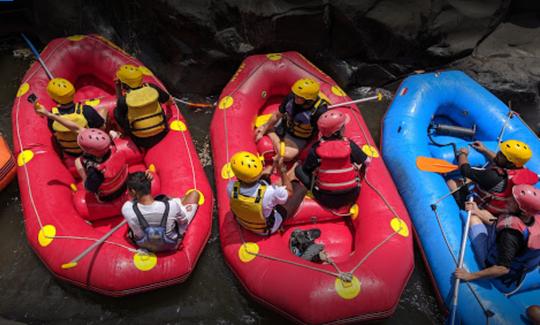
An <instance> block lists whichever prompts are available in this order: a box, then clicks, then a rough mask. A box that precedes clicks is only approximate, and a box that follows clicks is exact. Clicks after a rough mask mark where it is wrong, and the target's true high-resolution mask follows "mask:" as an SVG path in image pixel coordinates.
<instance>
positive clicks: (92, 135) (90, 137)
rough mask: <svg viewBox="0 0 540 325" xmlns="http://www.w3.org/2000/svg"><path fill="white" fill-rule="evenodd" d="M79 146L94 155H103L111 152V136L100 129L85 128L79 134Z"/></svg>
mask: <svg viewBox="0 0 540 325" xmlns="http://www.w3.org/2000/svg"><path fill="white" fill-rule="evenodd" d="M77 143H78V144H79V147H81V149H82V150H83V151H84V152H85V153H88V154H90V155H92V156H96V157H103V156H105V155H106V154H107V152H109V147H110V146H111V138H110V137H109V135H108V134H107V133H106V132H105V131H102V130H100V129H84V130H83V131H81V132H79V135H78V136H77Z"/></svg>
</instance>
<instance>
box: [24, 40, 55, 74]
mask: <svg viewBox="0 0 540 325" xmlns="http://www.w3.org/2000/svg"><path fill="white" fill-rule="evenodd" d="M21 36H22V38H23V39H24V41H25V42H26V44H28V47H29V48H30V50H31V51H32V53H34V56H35V57H36V59H37V60H38V61H39V64H41V66H42V67H43V70H45V73H46V74H47V77H49V79H53V78H54V77H53V75H52V73H51V71H50V70H49V69H48V68H47V66H46V65H45V62H43V60H42V59H41V56H40V55H39V52H38V51H37V50H36V48H35V47H34V45H33V44H32V42H30V40H29V39H28V37H26V35H24V34H23V33H21Z"/></svg>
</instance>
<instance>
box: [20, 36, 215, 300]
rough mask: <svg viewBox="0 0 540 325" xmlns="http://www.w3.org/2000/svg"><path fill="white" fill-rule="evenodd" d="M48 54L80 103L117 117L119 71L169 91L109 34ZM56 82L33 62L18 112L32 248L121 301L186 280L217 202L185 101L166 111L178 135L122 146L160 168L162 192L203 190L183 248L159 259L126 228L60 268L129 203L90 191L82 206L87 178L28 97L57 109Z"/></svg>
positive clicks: (137, 163) (62, 43)
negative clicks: (102, 199) (135, 72)
mask: <svg viewBox="0 0 540 325" xmlns="http://www.w3.org/2000/svg"><path fill="white" fill-rule="evenodd" d="M42 58H43V60H44V61H45V63H46V65H47V66H48V68H49V70H50V71H51V72H52V74H53V75H54V76H55V77H63V78H66V79H68V80H70V81H71V82H72V83H73V84H74V85H75V88H76V89H77V93H76V94H75V101H77V102H84V103H86V104H88V105H91V106H94V107H95V108H97V109H98V110H101V109H107V110H108V112H107V113H108V114H107V115H108V118H109V119H110V120H112V119H113V114H112V111H113V109H114V106H115V102H116V98H115V95H114V83H113V79H114V78H115V72H116V70H117V69H118V67H119V66H120V65H122V64H132V65H135V66H138V67H140V69H141V71H142V72H143V73H144V81H145V82H151V83H154V84H157V85H159V86H160V87H162V88H163V89H165V88H164V86H163V84H161V82H160V81H159V80H158V79H157V78H156V77H154V75H153V74H152V72H151V71H150V70H148V69H147V68H146V67H144V66H143V65H142V63H141V62H140V61H138V60H136V59H135V58H133V57H131V56H129V55H128V54H126V53H125V52H124V51H122V50H121V49H120V48H118V47H117V46H116V45H114V44H112V43H111V42H110V41H108V40H106V39H105V38H103V37H100V36H95V35H88V36H82V35H77V36H71V37H67V38H62V39H56V40H53V41H52V42H50V43H49V44H48V45H47V47H46V48H45V49H44V50H43V52H42ZM48 81H49V79H48V78H47V75H46V73H45V71H44V70H43V68H42V67H41V66H40V65H39V63H37V62H36V63H34V64H33V65H32V66H31V67H30V69H29V70H28V72H27V73H26V75H25V76H24V78H23V81H22V84H21V86H20V88H19V91H18V92H17V98H16V99H15V103H14V106H13V134H14V135H13V139H14V142H15V154H16V155H17V163H18V166H19V167H18V179H19V187H20V191H21V200H22V207H23V211H24V218H25V226H26V234H27V237H28V241H29V243H30V246H31V247H32V248H33V249H34V251H35V252H36V254H37V255H38V256H39V257H40V258H41V260H42V261H43V263H44V264H45V266H47V268H48V269H49V270H50V271H51V272H52V273H53V274H54V275H55V276H57V277H58V278H60V279H62V280H66V281H69V282H71V283H73V284H75V285H78V286H81V287H84V288H86V289H89V290H93V291H97V292H99V293H102V294H106V295H111V296H122V295H127V294H132V293H136V292H141V291H146V290H150V289H154V288H158V287H163V286H167V285H171V284H174V283H179V282H182V281H184V280H185V279H186V278H187V277H188V276H189V275H190V273H191V272H192V271H193V269H194V267H195V264H196V263H197V260H198V258H199V256H200V254H201V252H202V250H203V248H204V246H205V244H206V241H207V239H208V237H209V235H210V230H211V216H212V203H213V199H212V191H211V189H210V186H209V184H208V181H207V179H206V176H205V173H204V170H203V168H202V166H201V164H200V162H199V160H198V157H197V152H196V150H195V147H194V146H193V143H192V141H191V136H190V134H189V132H188V130H187V127H186V121H185V120H184V119H183V117H182V115H181V114H180V111H179V109H178V107H177V106H176V105H170V106H166V105H163V108H164V109H165V111H166V113H167V116H168V123H169V126H170V130H169V133H168V134H167V136H166V137H165V138H164V139H163V140H162V141H161V142H159V143H158V144H157V145H155V146H154V147H152V148H151V149H150V150H148V151H146V152H144V153H141V152H139V151H138V150H137V149H136V148H134V145H133V144H132V143H130V142H129V141H127V140H123V141H120V142H121V143H123V145H122V147H123V149H122V150H127V152H130V153H131V156H130V159H129V160H130V170H132V171H133V170H145V169H147V168H148V167H149V166H151V165H154V166H155V170H156V171H155V173H154V175H155V179H156V180H158V182H155V184H154V185H156V187H157V188H153V192H154V193H164V194H166V195H169V196H171V197H178V196H183V195H184V194H185V193H186V192H188V191H191V190H197V191H199V194H201V200H200V201H199V205H200V206H199V210H198V211H197V215H196V216H195V218H194V219H193V222H192V223H191V225H190V226H189V228H188V231H187V233H186V234H185V237H184V240H183V242H182V244H181V246H180V247H179V249H178V251H176V252H173V253H168V254H157V256H156V255H154V254H152V253H149V254H146V253H144V252H139V251H137V250H136V247H135V246H134V245H133V244H132V243H131V242H130V241H129V240H128V239H127V237H126V234H127V230H128V228H127V225H126V226H123V227H122V228H120V229H119V230H118V231H116V232H115V233H114V234H113V235H112V236H111V237H109V238H108V239H107V240H106V241H105V243H104V244H103V245H101V246H100V247H98V248H97V249H95V250H94V251H92V252H91V253H90V254H88V255H87V256H86V257H84V258H83V259H82V260H81V261H80V262H79V263H78V265H77V266H76V267H74V268H71V269H63V268H62V267H61V266H62V265H63V264H64V263H67V262H69V261H71V260H72V259H73V258H74V257H75V256H77V255H79V253H81V252H82V251H84V249H85V248H87V247H88V246H90V245H91V244H93V243H95V242H96V240H98V239H99V238H101V237H102V236H103V234H105V233H107V232H108V231H109V230H111V229H112V228H113V227H114V226H116V225H117V224H119V223H120V222H121V221H122V220H123V217H122V216H121V215H120V207H121V205H122V203H123V202H124V201H123V200H117V201H113V202H112V203H107V204H99V203H97V202H89V201H88V200H89V198H90V196H88V195H86V199H87V202H86V204H87V208H88V211H82V209H81V208H80V207H78V206H77V207H76V205H77V204H80V203H81V199H84V196H85V195H84V194H81V193H84V192H83V191H82V188H83V187H82V186H81V184H80V180H78V179H77V178H76V176H75V175H74V174H73V171H72V170H71V171H70V168H68V167H67V166H66V164H65V163H66V162H64V161H63V160H62V159H61V157H60V155H59V154H58V152H57V151H55V147H54V146H53V141H52V140H53V138H52V135H51V132H50V131H49V130H48V128H47V123H46V120H45V119H42V118H40V117H39V116H38V115H37V114H36V113H35V112H34V109H33V107H32V104H30V103H29V102H28V100H27V99H28V96H29V95H30V94H35V95H37V97H38V98H39V101H40V102H41V103H42V104H44V105H45V107H47V108H49V109H50V108H51V107H53V106H54V104H53V102H52V100H51V99H50V98H49V96H48V95H47V92H46V86H47V83H48ZM68 163H69V162H68ZM81 196H82V197H81ZM92 197H93V196H92ZM74 203H75V204H74ZM82 203H84V202H82ZM81 211H82V212H81ZM111 211H112V213H111ZM111 216H112V217H111ZM83 217H84V218H83Z"/></svg>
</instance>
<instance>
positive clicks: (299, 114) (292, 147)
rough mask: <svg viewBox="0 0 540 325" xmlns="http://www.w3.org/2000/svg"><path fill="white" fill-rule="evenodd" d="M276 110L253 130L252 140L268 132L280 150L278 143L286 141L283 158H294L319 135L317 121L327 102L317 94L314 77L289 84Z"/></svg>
mask: <svg viewBox="0 0 540 325" xmlns="http://www.w3.org/2000/svg"><path fill="white" fill-rule="evenodd" d="M291 90H292V92H291V93H290V94H289V95H287V96H286V97H285V98H284V99H283V102H282V103H281V105H280V106H279V110H278V111H277V112H274V113H273V114H272V116H271V117H270V119H269V120H268V122H267V123H265V124H263V125H261V126H259V127H258V128H257V129H256V130H255V141H256V142H257V141H259V140H260V139H261V138H262V137H263V136H264V135H265V134H268V136H269V137H270V139H271V140H272V143H273V145H274V150H275V152H279V143H280V141H283V142H284V143H285V154H284V157H283V158H284V161H285V162H288V161H291V160H293V159H295V158H296V157H297V156H298V154H299V153H300V151H301V150H302V149H304V148H305V147H306V145H307V144H308V143H309V142H310V141H311V140H312V139H313V138H314V137H315V136H317V134H318V130H317V121H318V120H319V117H320V116H321V115H322V114H324V113H325V112H326V111H327V110H328V103H327V102H326V101H325V100H324V99H322V98H321V97H319V90H320V85H319V83H318V82H316V81H315V80H312V79H309V78H304V79H300V80H298V81H296V82H295V83H294V84H293V86H292V87H291Z"/></svg>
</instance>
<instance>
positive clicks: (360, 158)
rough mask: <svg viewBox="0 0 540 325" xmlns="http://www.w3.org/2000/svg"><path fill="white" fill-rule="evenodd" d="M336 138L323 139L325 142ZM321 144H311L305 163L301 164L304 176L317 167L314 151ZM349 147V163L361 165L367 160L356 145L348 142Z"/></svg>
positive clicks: (317, 161)
mask: <svg viewBox="0 0 540 325" xmlns="http://www.w3.org/2000/svg"><path fill="white" fill-rule="evenodd" d="M335 139H337V137H335V136H334V137H330V138H327V139H325V140H326V141H330V140H335ZM320 144H321V142H320V141H317V142H316V143H314V144H313V146H312V147H311V149H310V150H309V154H308V156H307V158H306V161H305V162H304V163H303V164H302V170H303V172H304V173H306V174H311V173H313V171H314V170H315V169H316V168H317V167H319V157H318V156H317V153H316V150H317V147H319V145H320ZM349 144H350V145H351V162H353V163H355V164H363V163H364V161H366V159H367V155H366V154H365V153H364V152H363V151H362V149H360V147H358V146H357V145H356V143H354V142H352V141H350V140H349Z"/></svg>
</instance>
